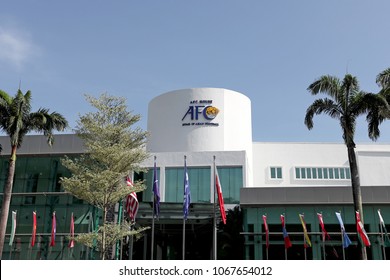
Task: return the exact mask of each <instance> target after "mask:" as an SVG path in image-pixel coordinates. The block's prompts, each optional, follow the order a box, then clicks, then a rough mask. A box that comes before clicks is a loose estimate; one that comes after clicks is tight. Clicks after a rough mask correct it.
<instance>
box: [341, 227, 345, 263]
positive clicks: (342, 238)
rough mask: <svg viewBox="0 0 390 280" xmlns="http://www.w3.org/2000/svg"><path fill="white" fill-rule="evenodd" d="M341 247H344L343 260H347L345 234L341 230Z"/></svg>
mask: <svg viewBox="0 0 390 280" xmlns="http://www.w3.org/2000/svg"><path fill="white" fill-rule="evenodd" d="M341 248H343V260H345V250H344V235H343V231H341Z"/></svg>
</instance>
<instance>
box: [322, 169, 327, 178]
mask: <svg viewBox="0 0 390 280" xmlns="http://www.w3.org/2000/svg"><path fill="white" fill-rule="evenodd" d="M322 170H323V171H324V179H328V168H324V169H322Z"/></svg>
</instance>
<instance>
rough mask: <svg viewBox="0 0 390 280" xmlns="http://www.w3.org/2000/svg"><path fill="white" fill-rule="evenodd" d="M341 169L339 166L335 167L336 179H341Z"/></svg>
mask: <svg viewBox="0 0 390 280" xmlns="http://www.w3.org/2000/svg"><path fill="white" fill-rule="evenodd" d="M339 171H340V169H339V168H335V169H334V178H335V179H340V172H339Z"/></svg>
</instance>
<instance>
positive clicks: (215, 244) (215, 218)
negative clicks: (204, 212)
mask: <svg viewBox="0 0 390 280" xmlns="http://www.w3.org/2000/svg"><path fill="white" fill-rule="evenodd" d="M216 168H217V167H216V166H215V156H214V157H213V171H214V174H213V175H214V177H213V199H214V201H213V255H214V260H216V259H217V216H216V210H215V203H216V201H215V190H216V182H215V176H216V172H215V170H216Z"/></svg>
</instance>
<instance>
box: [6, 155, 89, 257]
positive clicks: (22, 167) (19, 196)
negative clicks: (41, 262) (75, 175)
mask: <svg viewBox="0 0 390 280" xmlns="http://www.w3.org/2000/svg"><path fill="white" fill-rule="evenodd" d="M8 165H9V164H8V157H4V156H3V157H1V158H0V170H1V172H0V192H1V193H2V192H3V191H4V185H5V182H6V179H7V172H8ZM69 175H70V173H69V171H68V170H67V169H66V168H65V167H63V166H62V165H61V157H60V156H39V157H33V156H30V157H27V156H18V158H17V160H16V168H15V176H14V186H13V194H12V199H11V205H10V213H9V218H8V221H9V222H8V225H7V229H6V238H5V244H4V252H3V258H4V259H86V258H89V257H90V256H88V249H87V248H85V247H84V246H81V245H76V246H75V247H74V248H73V249H69V248H68V236H69V232H70V218H71V215H72V213H73V215H74V219H75V234H77V233H81V232H87V231H88V230H89V228H90V226H91V221H90V217H91V215H90V213H92V212H93V208H92V207H91V206H89V205H87V204H84V203H83V201H81V200H78V199H76V198H74V197H73V196H71V195H69V194H66V193H65V192H64V191H63V189H62V188H61V185H60V183H59V179H60V177H67V176H69ZM2 198H3V196H1V199H2ZM12 211H16V213H17V214H16V225H17V226H16V234H15V238H14V242H13V244H12V245H11V246H10V245H9V240H10V230H11V215H12ZM33 211H35V212H36V216H37V228H36V243H35V245H34V246H31V235H32V227H33ZM53 212H55V213H56V238H55V246H49V244H50V240H51V229H52V214H53Z"/></svg>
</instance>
